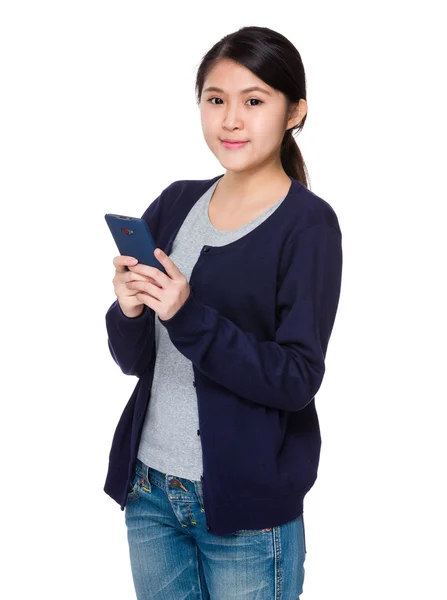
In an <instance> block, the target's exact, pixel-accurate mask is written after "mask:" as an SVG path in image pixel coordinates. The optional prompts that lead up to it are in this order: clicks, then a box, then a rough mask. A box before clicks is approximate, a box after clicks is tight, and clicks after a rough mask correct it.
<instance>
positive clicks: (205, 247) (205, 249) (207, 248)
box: [202, 246, 210, 252]
mask: <svg viewBox="0 0 447 600" xmlns="http://www.w3.org/2000/svg"><path fill="white" fill-rule="evenodd" d="M209 249H210V247H209V246H203V248H202V250H203V252H208V250H209Z"/></svg>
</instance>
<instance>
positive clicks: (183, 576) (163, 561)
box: [125, 459, 306, 600]
mask: <svg viewBox="0 0 447 600" xmlns="http://www.w3.org/2000/svg"><path fill="white" fill-rule="evenodd" d="M125 521H126V526H127V539H128V542H129V554H130V563H131V569H132V576H133V581H134V585H135V591H136V594H137V599H138V600H149V599H153V600H180V599H182V600H183V599H184V600H209V599H211V600H255V599H256V600H299V597H300V594H301V593H302V590H303V582H304V561H305V558H306V541H305V531H304V520H303V515H300V516H299V517H298V518H297V519H294V520H293V521H290V522H289V523H285V524H284V525H280V526H278V527H273V528H270V529H268V528H267V529H260V530H247V529H241V530H239V531H236V532H233V533H231V534H230V535H224V536H217V535H214V534H212V533H210V532H209V531H208V530H207V529H206V518H205V510H204V507H203V496H202V483H201V482H200V481H191V480H189V479H182V478H180V477H174V476H173V475H169V474H166V473H161V472H160V471H157V470H156V469H153V468H150V467H148V466H147V465H145V464H144V463H143V462H141V461H140V460H139V459H137V461H136V467H135V473H134V476H133V480H132V485H131V487H130V489H129V492H128V498H127V504H126V508H125Z"/></svg>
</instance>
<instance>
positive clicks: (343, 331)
mask: <svg viewBox="0 0 447 600" xmlns="http://www.w3.org/2000/svg"><path fill="white" fill-rule="evenodd" d="M441 4H442V3H441V2H424V3H423V5H420V3H415V2H390V1H389V0H388V1H387V2H385V1H383V0H382V1H376V2H373V3H365V2H348V1H346V0H340V1H338V2H329V1H328V2H321V1H318V0H312V1H308V2H297V1H293V2H280V1H278V0H276V1H275V2H274V3H273V4H272V3H266V4H265V5H263V6H261V4H259V3H254V2H246V3H242V2H228V1H227V2H222V3H210V2H193V3H188V2H178V3H175V2H164V3H161V4H155V3H152V2H141V1H139V2H114V1H111V0H108V1H107V2H105V1H96V0H88V1H82V0H77V1H76V2H74V1H72V2H69V1H63V0H59V1H54V2H49V1H43V0H41V1H40V2H21V1H19V0H15V1H14V2H9V3H8V2H5V3H2V7H1V9H0V60H1V66H0V69H1V70H0V83H1V93H0V103H1V110H0V119H1V123H0V151H1V157H0V158H1V177H0V184H1V189H0V199H1V225H2V228H1V229H2V231H1V236H0V241H1V251H2V259H3V267H2V278H1V288H2V293H1V303H2V306H1V313H0V314H1V346H2V347H1V353H2V355H1V356H2V362H1V364H2V373H1V384H2V385H1V418H0V427H1V431H0V433H1V436H0V439H1V448H0V450H1V451H0V460H1V465H0V467H1V486H2V493H1V513H0V514H1V523H0V527H1V529H0V540H1V546H2V557H3V558H2V565H1V571H2V576H1V581H0V588H1V589H0V595H1V597H2V598H5V599H8V600H9V599H15V598H20V599H22V598H23V599H25V598H26V599H28V598H45V599H46V600H52V599H58V600H60V599H64V600H71V599H79V598H86V599H90V598H91V599H93V598H95V599H97V598H107V599H115V598H116V599H122V598H133V597H134V591H133V583H132V579H131V572H130V563H129V559H128V547H127V538H126V529H125V523H124V513H123V512H121V510H120V508H119V505H118V504H116V503H115V502H114V501H113V500H112V499H111V498H110V497H109V496H107V495H106V494H105V493H104V492H103V484H104V480H105V476H106V471H107V462H108V453H109V449H110V444H111V440H112V436H113V432H114V429H115V426H116V424H117V421H118V419H119V416H120V414H121V411H122V410H123V408H124V406H125V403H126V402H127V400H128V398H129V396H130V394H131V392H132V390H133V388H134V386H135V384H136V382H137V379H136V378H135V377H128V376H125V375H124V374H123V373H121V371H120V370H119V368H118V367H117V365H116V364H115V363H114V362H113V359H112V357H111V355H110V354H109V350H108V347H107V336H106V329H105V319H104V317H105V312H106V310H107V309H108V307H109V306H110V304H111V303H112V302H113V301H114V299H115V296H114V292H113V286H112V278H113V275H114V269H113V264H112V259H113V257H114V256H115V255H116V253H117V252H116V247H115V245H114V241H113V239H112V237H111V235H110V232H109V230H108V228H107V225H106V223H105V220H104V214H105V213H106V212H117V213H123V214H129V215H134V216H141V214H142V213H143V212H144V210H145V209H146V208H147V206H148V205H149V204H150V203H151V202H152V201H153V200H154V199H155V198H156V197H157V196H158V194H159V193H160V192H161V190H162V189H164V188H165V187H166V186H167V185H169V184H170V183H171V182H172V181H175V180H178V179H206V178H211V177H214V176H216V175H218V174H221V173H223V172H224V170H223V168H222V167H221V165H220V164H219V163H218V162H217V160H216V159H215V157H214V156H213V155H212V154H211V152H210V151H209V149H208V147H207V146H206V144H205V141H204V139H203V136H202V130H201V125H200V118H199V109H198V107H197V105H196V102H195V97H194V83H195V75H196V70H197V67H198V65H199V63H200V60H201V58H202V56H203V55H204V54H205V53H206V52H207V50H208V49H209V48H210V47H211V46H212V45H213V44H214V43H215V42H217V41H218V40H219V39H220V38H221V37H223V36H224V35H226V34H227V33H230V32H232V31H235V30H236V29H238V28H239V27H241V26H244V25H260V26H266V27H270V28H272V29H276V30H277V31H279V32H281V33H282V34H284V35H285V36H286V37H288V38H289V39H290V40H291V41H292V43H293V44H295V46H296V47H297V48H298V50H299V52H300V54H301V57H302V59H303V62H304V67H305V70H306V77H307V84H308V90H307V91H308V96H307V101H308V108H309V110H308V118H307V122H306V124H305V127H304V130H303V132H302V133H301V135H300V136H298V138H297V141H298V144H299V146H300V148H301V150H302V152H303V156H304V159H305V161H306V164H307V167H308V169H309V173H310V178H311V188H312V191H313V192H314V193H316V194H317V195H319V196H320V197H322V198H324V199H325V200H326V201H328V202H329V203H330V204H331V205H332V207H333V208H334V210H335V211H336V213H337V215H338V218H339V222H340V226H341V229H342V233H343V250H344V272H343V283H342V294H341V298H340V305H339V312H338V315H337V320H336V324H335V327H334V330H333V334H332V338H331V341H330V344H329V349H328V354H327V365H326V368H327V371H326V376H325V379H324V381H323V385H322V387H321V389H320V392H319V393H318V395H317V400H316V402H317V410H318V413H319V417H320V426H321V431H322V437H323V445H322V453H321V462H320V469H319V475H318V479H317V482H316V484H315V486H314V487H313V488H312V490H311V491H310V492H309V493H308V495H307V496H306V499H305V526H306V541H307V550H308V554H307V560H306V563H305V569H306V575H305V582H304V594H303V596H302V597H303V598H304V600H329V599H335V600H338V599H340V600H359V599H361V600H370V599H371V600H372V599H374V600H377V599H378V598H380V599H381V600H385V599H386V600H388V599H389V600H396V599H400V598H402V599H403V598H405V600H412V599H415V600H416V599H417V600H421V599H424V600H441V599H445V598H446V597H447V584H446V580H445V561H446V558H447V556H446V550H445V548H446V546H445V539H446V518H445V512H446V501H447V497H446V493H445V483H444V480H445V473H446V469H445V457H446V455H447V452H446V444H445V437H446V436H445V429H446V420H445V403H446V400H447V394H446V387H445V378H444V375H445V362H446V352H445V336H446V318H445V312H446V306H447V302H446V295H445V291H444V286H445V273H446V269H445V259H446V255H447V253H446V247H445V233H446V228H445V220H444V214H445V211H444V208H445V207H444V205H445V203H446V200H447V194H446V185H445V162H446V151H445V138H446V135H445V134H446V127H445V125H446V119H445V115H446V107H447V103H446V94H445V87H444V86H445V59H446V47H445V45H444V46H443V39H444V40H445V28H444V22H443V21H442V19H441V18H440V7H441ZM217 600H218V599H217ZM285 600H289V599H285Z"/></svg>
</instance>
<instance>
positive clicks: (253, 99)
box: [208, 98, 262, 106]
mask: <svg viewBox="0 0 447 600" xmlns="http://www.w3.org/2000/svg"><path fill="white" fill-rule="evenodd" d="M213 100H222V98H210V99H209V100H208V102H211V104H214V102H213ZM252 101H254V102H259V104H262V100H258V99H257V98H250V99H249V100H247V102H252ZM251 106H259V105H258V104H251Z"/></svg>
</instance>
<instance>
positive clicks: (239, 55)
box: [196, 26, 309, 187]
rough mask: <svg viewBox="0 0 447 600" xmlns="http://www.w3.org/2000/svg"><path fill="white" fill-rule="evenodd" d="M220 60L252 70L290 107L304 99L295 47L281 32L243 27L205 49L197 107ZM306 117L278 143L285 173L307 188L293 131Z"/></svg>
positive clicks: (306, 176)
mask: <svg viewBox="0 0 447 600" xmlns="http://www.w3.org/2000/svg"><path fill="white" fill-rule="evenodd" d="M221 58H229V59H231V60H234V61H235V62H237V63H239V64H240V65H242V66H244V67H245V68H247V69H249V70H250V71H252V72H253V73H254V74H255V75H256V76H257V77H259V79H262V81H264V82H265V83H266V84H267V85H269V86H271V87H272V88H274V89H276V90H279V91H280V92H282V93H283V94H284V95H285V96H286V99H287V101H288V108H289V107H290V106H291V104H294V103H297V102H298V101H299V100H300V99H301V98H304V100H306V75H305V72H304V66H303V63H302V61H301V56H300V54H299V52H298V50H297V49H296V48H295V46H294V45H293V44H292V43H291V42H290V41H289V40H288V39H287V38H286V37H284V36H283V35H281V34H280V33H278V32H276V31H273V30H272V29H269V28H268V27H255V26H251V27H242V28H241V29H239V30H238V31H235V32H234V33H230V34H228V35H226V36H225V37H223V38H222V39H221V40H219V41H218V42H217V43H216V44H214V46H213V47H212V48H211V49H210V50H208V52H207V53H206V54H205V56H204V57H203V58H202V61H201V63H200V65H199V68H198V71H197V78H196V94H197V102H198V103H199V104H200V98H201V96H202V90H203V85H204V82H205V79H206V77H207V75H208V73H209V72H210V71H211V69H212V68H213V67H214V65H215V64H216V63H217V62H218V61H219V59H221ZM306 117H307V114H306V115H304V117H303V119H302V120H301V122H300V123H298V125H295V127H293V128H292V129H288V130H287V131H286V132H285V134H284V138H283V140H282V143H281V163H282V166H283V169H284V171H285V172H286V173H287V175H289V177H293V178H294V179H298V180H299V181H300V182H301V183H302V184H304V185H305V186H306V187H309V185H308V180H309V174H308V171H307V168H306V165H305V163H304V160H303V157H302V155H301V151H300V149H299V148H298V144H297V143H296V141H295V138H294V136H293V133H292V132H293V130H295V129H296V130H297V131H298V132H299V131H301V130H302V128H303V126H304V123H305V121H306Z"/></svg>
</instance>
